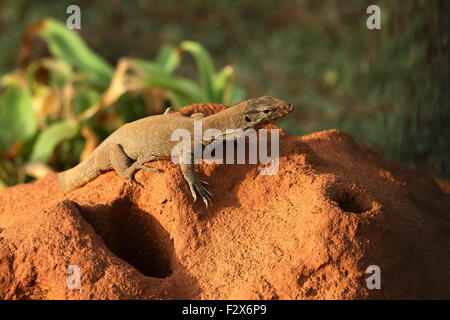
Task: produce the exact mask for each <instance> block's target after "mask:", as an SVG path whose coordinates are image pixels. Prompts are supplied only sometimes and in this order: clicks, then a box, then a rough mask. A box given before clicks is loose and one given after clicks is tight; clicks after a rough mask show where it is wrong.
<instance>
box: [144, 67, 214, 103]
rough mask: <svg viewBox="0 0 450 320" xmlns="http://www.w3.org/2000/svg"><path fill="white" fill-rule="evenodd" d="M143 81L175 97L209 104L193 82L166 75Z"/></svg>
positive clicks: (150, 76) (150, 77) (151, 77)
mask: <svg viewBox="0 0 450 320" xmlns="http://www.w3.org/2000/svg"><path fill="white" fill-rule="evenodd" d="M142 81H143V82H144V83H145V84H146V85H148V86H151V87H158V88H161V89H165V90H167V91H169V92H171V93H173V94H175V95H179V96H183V97H185V98H187V99H189V100H191V101H194V102H207V101H208V99H207V98H206V97H205V95H204V93H203V91H202V90H201V89H200V88H199V87H198V86H197V84H196V83H195V82H193V81H190V80H187V79H183V78H175V77H171V76H168V75H166V74H158V75H155V74H152V75H149V76H148V77H145V78H143V79H142Z"/></svg>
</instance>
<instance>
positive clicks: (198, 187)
mask: <svg viewBox="0 0 450 320" xmlns="http://www.w3.org/2000/svg"><path fill="white" fill-rule="evenodd" d="M203 185H209V183H208V182H206V181H203V180H200V179H195V180H194V182H193V183H189V188H190V189H191V193H192V197H194V202H195V201H196V200H197V193H198V194H199V195H200V197H201V198H202V200H203V202H204V203H205V205H206V208H208V205H212V197H213V196H212V194H211V192H209V191H208V190H207V189H206V188H205V187H204V186H203Z"/></svg>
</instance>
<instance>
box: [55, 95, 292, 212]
mask: <svg viewBox="0 0 450 320" xmlns="http://www.w3.org/2000/svg"><path fill="white" fill-rule="evenodd" d="M293 109H294V106H293V105H292V104H290V103H288V102H286V101H284V100H280V99H276V98H272V97H268V96H264V97H260V98H257V99H250V100H246V101H242V102H237V103H235V104H233V105H232V106H231V107H228V108H227V109H225V110H223V111H220V112H218V113H215V114H212V115H209V116H205V115H204V114H203V113H194V114H192V115H191V116H190V117H188V116H184V115H181V114H176V113H173V112H172V111H173V109H172V108H171V107H169V108H167V110H166V111H165V112H164V113H163V114H160V115H153V116H149V117H145V118H142V119H139V120H136V121H133V122H130V123H126V124H124V125H122V126H121V127H119V128H118V129H117V130H116V131H114V132H113V133H111V135H109V136H108V137H107V138H106V139H105V140H104V141H103V142H102V143H101V144H99V145H98V146H97V147H96V148H95V149H94V150H93V151H92V153H91V154H90V155H89V156H88V157H87V158H86V159H85V160H83V161H82V162H80V163H79V164H78V165H76V166H75V167H73V168H71V169H68V170H66V171H63V172H60V173H59V174H58V183H59V186H60V187H61V189H62V190H63V191H65V192H70V191H72V190H75V189H77V188H80V187H82V186H84V185H85V184H87V183H88V182H90V181H91V180H94V179H95V178H96V177H98V176H99V175H100V174H102V173H103V172H106V171H109V170H114V171H115V172H116V173H117V175H118V176H120V177H122V178H123V179H127V180H128V181H129V184H130V185H131V186H133V181H135V180H134V175H135V173H136V172H137V171H138V170H140V169H144V170H150V171H157V172H159V171H160V170H158V169H155V168H152V167H149V166H146V165H144V164H145V163H148V162H152V161H155V160H158V159H164V158H168V157H170V156H171V154H172V149H173V148H174V147H175V146H176V144H178V142H177V141H171V136H172V132H173V131H174V130H176V129H180V128H182V129H186V130H188V131H189V132H190V134H191V137H193V131H194V121H201V124H202V131H205V130H207V129H210V128H214V129H217V130H219V131H220V132H221V136H222V139H224V140H226V139H227V135H226V131H228V132H229V130H239V129H242V130H247V129H250V128H254V129H258V128H261V127H262V126H264V125H265V124H267V123H269V122H271V121H273V120H276V119H278V118H281V117H283V116H285V115H286V114H288V113H290V112H291V111H293ZM227 129H228V130H227ZM233 139H235V136H233ZM210 142H211V141H202V144H203V145H206V144H208V143H210ZM180 153H182V152H181V151H180ZM179 156H180V159H181V158H183V157H184V158H183V159H188V161H180V168H181V172H182V174H183V177H184V179H185V180H186V182H187V183H188V185H189V189H190V191H191V194H192V197H193V198H194V202H195V201H196V200H197V193H198V194H199V195H200V197H201V198H202V200H203V202H204V203H205V204H206V207H208V204H209V203H212V195H211V193H210V192H209V191H208V190H207V189H206V187H205V186H206V185H208V183H207V182H206V181H203V180H200V179H199V178H198V177H197V175H196V173H195V167H194V161H193V153H188V152H186V153H185V154H180V155H179ZM189 160H190V161H189Z"/></svg>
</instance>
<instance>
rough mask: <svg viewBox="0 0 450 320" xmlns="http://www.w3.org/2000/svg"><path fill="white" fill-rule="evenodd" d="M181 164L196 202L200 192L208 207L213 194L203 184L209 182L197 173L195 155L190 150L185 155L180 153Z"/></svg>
mask: <svg viewBox="0 0 450 320" xmlns="http://www.w3.org/2000/svg"><path fill="white" fill-rule="evenodd" d="M180 166H181V172H182V173H183V176H184V179H185V180H186V181H187V183H188V184H189V189H190V190H191V193H192V197H193V198H194V202H195V201H196V200H197V193H198V194H199V195H200V197H201V198H202V200H203V202H204V203H205V205H206V207H207V208H208V205H209V204H212V195H211V193H210V192H209V191H208V190H207V189H206V188H205V187H204V186H203V185H204V184H205V185H208V183H207V182H206V181H203V180H200V179H199V178H198V177H197V175H196V174H195V167H194V155H193V154H192V153H191V152H188V153H186V154H184V155H183V154H182V153H180Z"/></svg>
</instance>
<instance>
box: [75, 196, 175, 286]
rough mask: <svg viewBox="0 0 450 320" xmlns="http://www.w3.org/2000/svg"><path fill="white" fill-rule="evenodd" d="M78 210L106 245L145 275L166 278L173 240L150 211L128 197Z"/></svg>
mask: <svg viewBox="0 0 450 320" xmlns="http://www.w3.org/2000/svg"><path fill="white" fill-rule="evenodd" d="M81 214H82V215H83V217H84V219H86V221H87V222H89V223H90V224H91V225H92V227H93V228H94V229H95V231H96V232H97V234H99V235H100V236H101V237H102V238H103V241H104V242H105V244H106V246H107V247H108V248H109V249H110V250H111V251H112V252H113V253H114V254H116V255H117V256H118V257H119V258H121V259H123V260H125V261H127V262H128V263H129V264H131V265H132V266H134V267H135V268H136V269H137V270H138V271H139V272H141V273H142V274H144V275H146V276H150V277H156V278H165V277H168V276H169V275H170V274H171V272H172V270H171V266H170V263H171V258H172V254H173V251H174V249H173V242H172V240H171V239H170V235H169V233H168V232H167V231H166V230H165V229H164V228H163V227H162V226H161V224H160V223H159V222H158V220H156V219H155V218H154V217H153V216H152V215H151V214H149V213H148V212H145V211H144V210H141V209H140V208H139V207H138V206H136V205H135V204H134V203H133V202H131V201H130V200H129V199H120V200H117V201H116V202H114V203H113V204H112V205H111V206H105V205H98V206H93V207H82V208H81Z"/></svg>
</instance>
